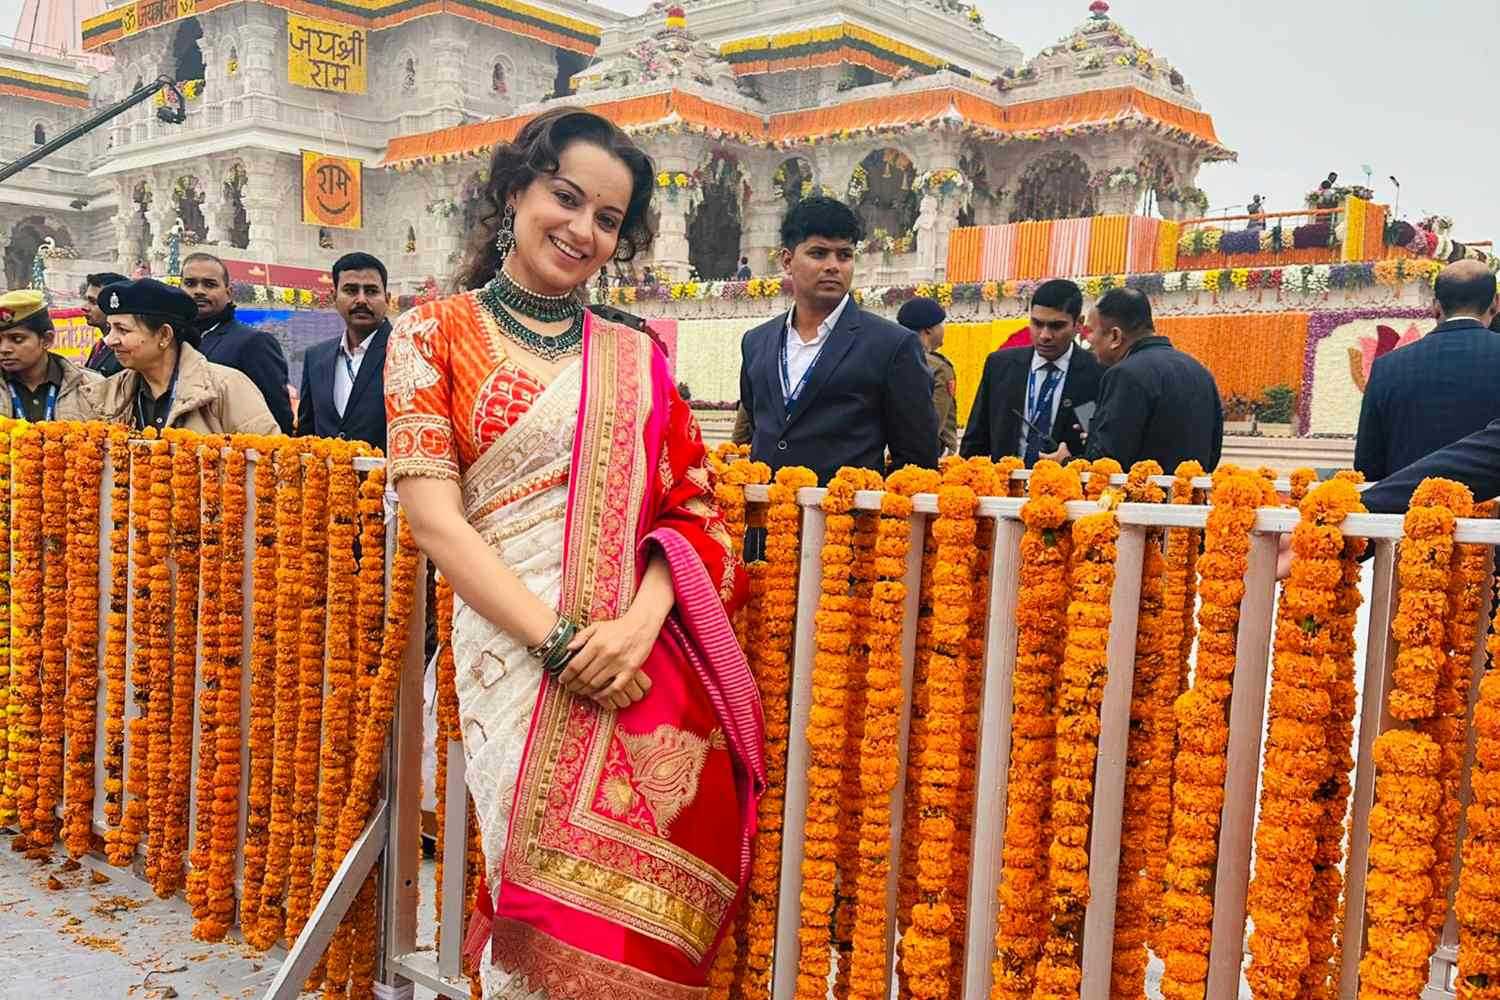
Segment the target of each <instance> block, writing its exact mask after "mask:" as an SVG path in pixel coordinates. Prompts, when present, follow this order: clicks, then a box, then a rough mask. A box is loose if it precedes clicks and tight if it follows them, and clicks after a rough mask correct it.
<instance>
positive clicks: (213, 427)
mask: <svg viewBox="0 0 1500 1000" xmlns="http://www.w3.org/2000/svg"><path fill="white" fill-rule="evenodd" d="M99 308H100V309H102V310H103V311H104V315H106V316H107V317H109V337H108V338H107V343H108V344H109V346H110V347H111V348H112V349H113V350H114V352H115V356H116V357H117V358H119V359H120V364H122V365H124V370H123V371H121V372H120V373H119V374H117V375H111V376H110V377H109V378H107V379H105V380H103V381H102V382H94V383H91V384H89V385H87V386H85V387H84V390H83V391H84V393H85V395H86V397H87V398H88V400H89V402H90V403H91V404H92V406H93V409H94V412H95V413H97V414H98V418H99V419H101V420H105V421H108V422H110V423H117V424H124V425H125V426H127V427H129V428H131V429H132V430H136V431H142V430H145V429H146V428H147V427H154V428H156V429H157V430H158V431H160V430H164V429H166V428H168V427H180V428H183V429H184V430H190V431H196V432H197V433H199V434H262V435H267V436H270V435H275V434H279V433H280V432H281V427H280V425H279V424H278V423H277V422H276V419H275V418H274V417H272V416H271V410H270V408H269V407H267V406H266V401H265V398H264V397H263V396H262V395H261V392H260V390H259V389H258V388H256V386H255V383H254V382H252V381H250V377H249V376H248V375H246V374H245V373H244V372H242V371H239V370H238V369H235V368H229V367H226V366H224V365H216V364H214V363H213V362H212V361H209V360H208V359H207V358H205V357H204V356H203V355H202V354H201V353H199V351H198V348H197V344H198V330H197V328H196V326H195V325H194V322H193V321H194V317H195V316H196V314H197V311H198V310H197V307H196V306H195V305H194V303H193V300H192V299H191V298H190V297H188V295H187V293H186V292H183V291H182V290H181V289H178V288H173V287H172V286H171V285H165V284H162V283H161V282H160V281H156V280H155V279H153V278H141V279H139V280H137V281H127V282H124V283H121V284H114V285H110V286H108V287H107V288H105V289H103V290H102V291H101V292H100V293H99Z"/></svg>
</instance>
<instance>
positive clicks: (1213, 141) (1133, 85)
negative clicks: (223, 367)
mask: <svg viewBox="0 0 1500 1000" xmlns="http://www.w3.org/2000/svg"><path fill="white" fill-rule="evenodd" d="M1080 13H1082V14H1083V19H1082V21H1081V23H1080V24H1078V26H1077V27H1076V28H1075V29H1074V30H1073V31H1071V32H1069V33H1068V34H1067V35H1065V36H1063V37H1062V38H1061V39H1060V40H1059V41H1058V42H1057V44H1055V45H1053V46H1050V47H1048V48H1046V49H1044V50H1043V51H1042V52H1040V53H1038V54H1036V55H1034V56H1033V57H1031V58H1030V59H1025V58H1024V56H1023V53H1022V52H1021V51H1020V50H1019V49H1018V48H1017V47H1016V46H1015V45H1013V44H1011V43H1009V42H1006V41H1005V40H1003V39H1002V38H1001V37H999V36H998V35H997V34H995V33H994V32H992V31H991V30H990V29H989V28H988V27H987V26H986V25H985V24H984V23H983V21H982V19H981V18H980V15H979V12H978V11H977V9H975V8H973V7H971V6H969V5H967V4H963V3H959V2H956V0H828V2H825V3H822V4H818V5H816V6H810V5H808V4H806V3H805V2H801V0H687V2H684V3H681V4H672V5H666V4H658V5H656V6H655V7H654V8H653V9H651V10H649V11H648V12H646V13H645V14H642V15H640V16H636V17H625V16H622V15H620V14H618V13H615V12H612V11H610V10H609V9H607V8H605V7H603V6H599V5H596V4H590V3H585V2H578V0H538V2H528V3H521V2H519V0H461V2H455V3H447V4H444V5H443V6H442V9H441V10H440V11H439V12H437V13H427V8H424V7H416V6H414V5H410V4H405V3H399V2H396V0H374V2H366V3H361V4H359V5H350V4H347V3H338V2H335V0H131V2H128V3H124V4H119V5H116V6H112V7H109V8H108V9H105V10H103V11H102V12H101V13H98V14H96V15H94V16H92V17H88V18H86V19H85V20H83V22H82V24H81V30H80V37H81V45H82V47H83V49H84V50H85V54H84V55H83V56H81V57H79V56H70V55H68V54H65V53H58V54H48V53H45V52H37V51H21V50H17V49H0V93H3V94H5V95H6V97H7V100H10V101H12V102H15V103H16V104H18V105H19V106H20V107H21V108H23V110H24V114H22V115H21V116H19V117H18V116H15V115H10V114H8V115H7V116H6V120H5V124H4V126H3V127H0V159H4V160H6V161H9V160H13V159H15V158H16V156H18V155H21V154H22V153H24V152H25V151H26V149H28V148H31V147H33V146H34V145H36V144H37V143H38V142H39V141H45V140H46V137H50V136H53V135H55V134H56V133H57V131H58V130H59V129H62V128H66V127H67V126H68V125H70V124H73V123H75V122H77V121H79V120H81V119H83V118H85V117H86V116H87V115H88V114H89V113H90V112H91V110H96V109H98V108H101V107H104V106H106V105H108V104H110V103H112V102H114V101H117V100H119V99H121V98H122V97H124V96H126V95H127V94H129V93H131V92H132V91H134V90H135V89H136V88H139V87H140V86H142V85H144V84H147V83H149V82H150V81H152V80H155V79H158V78H159V77H162V76H166V77H168V78H170V79H171V80H173V81H176V82H177V93H180V94H181V97H182V101H183V104H184V110H185V112H186V121H185V122H184V123H182V124H177V125H174V124H170V123H168V122H166V121H163V120H162V119H161V118H160V117H159V115H158V114H157V112H158V110H159V107H160V105H161V104H162V102H163V101H165V100H172V101H175V100H176V97H175V95H173V96H165V97H164V96H158V98H157V99H156V100H154V101H147V102H146V103H144V104H142V105H139V106H137V107H136V108H134V109H132V110H130V111H128V112H126V113H125V114H123V115H121V116H119V117H118V118H116V119H115V120H114V121H113V122H111V123H110V124H108V125H106V126H104V127H102V128H100V129H99V130H98V131H96V132H95V133H93V134H92V135H91V136H90V137H88V138H86V139H84V140H82V141H80V142H79V143H76V144H74V145H72V146H70V147H68V148H67V149H65V150H63V151H62V152H59V153H57V154H55V155H54V156H53V157H51V158H49V159H48V160H46V161H45V162H44V163H43V164H40V165H38V166H35V167H32V168H29V169H27V170H26V171H23V172H22V173H21V174H19V175H18V176H17V177H15V178H13V179H12V180H10V181H8V182H6V183H5V184H0V241H3V242H4V244H5V259H6V271H7V274H6V279H7V285H9V286H12V287H14V286H15V285H17V284H23V283H25V282H24V281H21V280H20V279H22V278H23V277H24V276H25V274H26V273H29V272H30V271H31V270H32V268H33V263H34V260H35V258H36V254H37V251H38V248H45V253H44V256H45V259H46V265H45V266H46V271H47V273H48V275H49V287H51V288H52V290H53V291H54V293H56V294H57V295H59V296H61V297H63V298H67V297H68V296H69V295H71V294H72V293H73V291H74V290H75V286H76V278H77V276H78V274H81V273H82V272H85V271H87V270H96V269H100V268H104V267H109V268H112V269H116V270H121V271H126V272H128V273H129V272H140V271H149V272H151V273H156V274H170V273H171V271H172V267H173V265H174V263H175V262H176V261H178V260H180V258H181V257H182V256H185V255H186V254H187V253H190V252H192V251H193V250H194V249H197V248H199V247H210V248H213V251H214V252H215V253H217V254H219V255H220V256H222V257H225V258H226V259H230V260H233V261H236V262H238V263H237V264H236V268H235V273H234V274H233V276H234V277H235V278H236V280H244V281H247V282H251V283H259V284H267V285H270V284H285V285H287V286H288V287H298V288H301V287H304V286H306V287H308V288H309V289H311V290H313V291H316V287H315V285H314V282H315V278H314V277H313V276H314V275H316V274H317V273H318V272H319V271H322V270H325V269H326V268H327V266H328V264H329V263H330V262H331V261H332V260H333V259H335V258H336V257H337V256H338V255H340V254H341V253H344V252H347V251H349V250H352V249H361V250H368V251H370V252H373V253H376V254H377V255H379V256H381V257H382V258H383V259H384V260H385V261H386V262H387V263H388V265H389V266H390V269H391V275H392V282H391V283H392V289H393V291H396V292H401V291H410V290H413V289H416V288H419V287H422V286H424V285H425V286H427V287H431V286H432V284H433V283H434V282H435V283H436V284H437V285H438V286H439V287H442V286H445V285H446V284H447V283H448V280H449V275H451V273H452V271H453V269H454V266H455V264H456V262H457V260H458V258H459V256H460V254H461V253H462V250H463V247H464V245H465V242H466V237H467V234H469V233H470V232H471V231H473V230H474V228H475V227H476V225H477V223H478V221H479V218H480V216H481V214H482V206H481V204H480V200H479V192H480V190H481V189H482V186H483V183H484V172H485V167H486V164H487V161H488V156H489V153H490V151H491V150H492V149H493V147H494V145H495V144H496V143H498V142H503V141H506V140H508V139H509V138H511V137H513V136H514V135H515V134H516V132H517V131H518V130H519V129H520V127H521V126H522V125H523V124H524V123H525V121H526V120H528V119H529V118H530V117H531V116H533V115H535V114H536V113H537V112H539V111H541V110H544V109H546V108H547V107H550V106H554V105H556V104H558V103H563V102H567V103H575V104H581V105H584V106H588V107H592V108H595V109H596V110H598V111H600V112H601V113H603V114H605V115H606V116H608V117H610V118H611V119H612V120H614V121H616V122H618V123H619V124H620V125H621V126H623V127H624V128H625V129H626V130H627V131H629V132H630V133H631V134H632V135H634V136H636V137H637V139H638V140H639V141H640V142H641V143H642V145H643V146H644V147H645V148H646V150H647V151H648V152H649V153H650V154H651V155H652V157H653V158H654V159H655V161H656V163H657V167H658V170H659V174H658V177H657V183H658V185H659V186H660V189H661V190H660V191H659V197H658V198H657V203H656V211H657V212H658V218H657V219H656V220H655V222H656V226H657V229H658V232H659V234H660V235H659V239H658V241H657V243H656V245H655V247H654V248H653V250H652V252H651V253H650V254H649V255H648V256H647V257H645V258H642V259H639V260H637V261H636V262H635V264H634V265H633V268H634V271H635V274H634V275H632V274H630V273H627V272H624V271H622V272H621V273H619V274H618V275H616V276H615V277H616V278H617V279H619V280H629V279H631V278H632V277H635V278H639V277H640V275H641V273H642V272H643V269H644V268H645V267H646V266H651V267H652V268H653V273H654V274H655V275H657V276H659V277H662V278H665V279H673V280H680V279H683V278H686V277H688V276H690V275H693V274H696V275H698V276H701V277H702V278H703V279H704V280H717V279H725V278H729V277H731V276H732V275H733V274H734V272H735V271H736V270H737V268H738V265H739V260H740V258H741V257H745V258H748V260H749V264H750V268H751V271H752V273H753V274H756V275H760V274H764V273H766V272H767V271H768V270H770V269H771V267H772V265H771V261H770V257H771V254H772V253H773V252H774V249H775V248H776V246H777V245H778V242H779V241H778V237H777V232H778V226H779V223H780V220H781V217H782V215H783V214H784V212H785V210H786V209H787V207H788V206H789V205H790V204H792V203H794V202H795V201H796V200H797V199H798V198H801V197H804V196H805V195H807V194H809V193H811V192H815V191H818V192H826V193H830V194H833V195H835V196H837V197H840V198H844V199H846V200H848V201H849V202H850V203H851V204H854V205H856V206H857V208H858V210H859V211H860V213H861V215H862V217H863V218H864V220H865V223H866V226H867V228H868V230H869V240H868V244H867V247H866V262H865V264H863V265H862V274H863V275H864V276H865V277H866V278H867V280H869V281H871V282H872V283H877V284H898V283H903V282H915V281H927V280H941V279H942V277H943V272H944V268H945V266H946V262H947V260H948V252H947V244H948V237H949V233H950V232H951V231H952V230H953V229H954V228H955V227H957V226H960V225H974V224H979V225H982V224H988V223H998V222H1007V221H1019V220H1028V219H1048V218H1064V217H1073V216H1085V215H1094V214H1099V213H1129V212H1145V213H1149V214H1159V215H1161V216H1163V217H1166V218H1182V217H1184V216H1193V215H1197V214H1200V213H1201V211H1202V210H1203V209H1204V208H1206V201H1205V200H1204V199H1203V195H1202V193H1201V192H1200V191H1199V190H1198V189H1197V187H1196V185H1195V178H1196V176H1197V173H1198V170H1199V167H1200V166H1201V165H1202V164H1203V163H1205V162H1207V161H1212V160H1220V159H1226V158H1230V157H1232V156H1233V154H1232V153H1231V152H1230V151H1229V150H1228V149H1227V148H1226V147H1225V146H1224V145H1223V144H1222V143H1221V142H1220V140H1219V139H1218V137H1217V135H1216V133H1215V131H1214V126H1213V122H1212V120H1211V118H1210V117H1209V115H1208V114H1206V113H1205V112H1204V111H1203V109H1202V108H1200V107H1199V105H1198V103H1197V102H1196V101H1195V100H1194V97H1193V93H1192V89H1191V88H1190V87H1189V86H1188V84H1187V82H1186V81H1185V80H1184V79H1183V77H1182V75H1181V74H1180V73H1179V72H1178V71H1177V70H1176V69H1175V68H1174V67H1173V66H1172V65H1171V64H1170V63H1169V62H1168V61H1167V60H1166V59H1164V58H1163V57H1162V56H1160V55H1158V54H1157V53H1155V52H1153V51H1151V50H1150V49H1149V48H1147V47H1145V45H1144V44H1142V42H1140V41H1138V40H1136V39H1135V38H1134V37H1133V36H1132V35H1130V33H1129V32H1128V31H1127V30H1126V28H1125V27H1124V26H1122V24H1121V23H1120V22H1119V21H1117V20H1115V18H1114V17H1113V16H1112V14H1111V12H1110V10H1109V5H1108V4H1107V3H1104V2H1102V0H1096V2H1095V3H1094V4H1093V5H1092V7H1091V8H1090V9H1089V10H1087V11H1083V12H1080ZM47 241H50V243H48V242H47ZM278 269H279V270H278ZM278 274H279V275H280V276H281V278H280V279H278V278H277V275H278Z"/></svg>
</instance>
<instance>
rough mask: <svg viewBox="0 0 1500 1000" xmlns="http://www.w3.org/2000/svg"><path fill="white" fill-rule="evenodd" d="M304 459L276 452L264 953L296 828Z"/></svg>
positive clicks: (251, 936)
mask: <svg viewBox="0 0 1500 1000" xmlns="http://www.w3.org/2000/svg"><path fill="white" fill-rule="evenodd" d="M302 467H303V462H302V456H301V455H300V454H299V453H298V452H297V449H296V447H295V446H293V445H291V444H284V445H282V446H281V447H280V448H279V449H278V450H277V453H276V479H277V487H276V545H277V564H276V589H275V594H276V738H275V750H274V751H273V756H272V765H271V821H270V839H269V842H268V846H267V848H266V867H265V876H264V881H263V884H262V888H261V897H260V914H259V920H258V922H257V924H256V927H255V929H254V931H253V933H252V932H250V931H249V930H247V932H246V935H245V940H246V941H248V942H249V943H250V944H252V945H254V946H255V947H257V948H260V949H262V950H264V949H266V948H269V947H271V945H273V944H275V943H276V942H277V940H278V939H280V937H281V934H282V931H283V930H284V929H285V927H286V895H285V894H286V887H287V877H288V872H287V866H288V862H289V861H290V859H291V851H292V838H293V828H294V826H295V822H294V818H293V810H294V808H295V805H294V803H293V801H292V789H293V785H294V782H295V780H296V752H297V736H298V726H297V717H298V710H299V707H300V698H301V693H302V692H301V684H300V680H301V674H300V665H301V660H300V658H299V656H298V647H299V643H298V633H299V631H300V629H301V627H302V559H303V546H302Z"/></svg>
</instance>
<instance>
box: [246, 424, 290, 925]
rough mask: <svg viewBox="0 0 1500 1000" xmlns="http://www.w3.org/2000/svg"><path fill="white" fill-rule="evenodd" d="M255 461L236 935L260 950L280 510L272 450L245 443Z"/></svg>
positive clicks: (272, 721) (262, 444) (272, 732)
mask: <svg viewBox="0 0 1500 1000" xmlns="http://www.w3.org/2000/svg"><path fill="white" fill-rule="evenodd" d="M247 446H248V447H252V448H253V449H254V450H255V451H256V452H257V455H258V457H257V458H256V461H255V472H254V481H253V487H254V490H255V525H254V532H255V552H254V556H253V560H252V562H251V571H250V572H251V588H252V589H251V594H252V601H251V606H250V630H251V631H250V634H251V641H250V732H249V733H248V737H249V738H248V740H247V741H246V747H247V749H248V752H249V758H250V759H249V760H248V761H247V764H248V766H249V769H250V788H249V791H248V793H247V796H246V799H245V863H244V876H243V879H242V883H241V896H240V930H241V932H242V933H243V934H244V936H245V941H246V942H247V943H249V944H251V945H254V946H257V947H270V942H266V944H265V945H264V946H260V945H259V944H258V942H259V941H260V936H259V931H258V928H259V926H260V900H261V894H262V892H263V891H264V888H265V874H266V861H267V852H268V851H269V849H270V838H271V779H272V777H273V774H274V766H275V763H274V762H275V752H276V751H275V742H276V740H275V732H276V678H277V673H276V662H277V661H276V640H277V624H278V619H277V610H278V608H277V582H278V578H279V573H278V569H279V567H278V565H277V562H278V557H277V533H276V518H277V511H278V510H279V508H280V498H279V495H278V487H277V477H276V461H275V452H274V451H273V450H272V449H273V448H274V444H272V443H270V442H268V441H265V440H255V441H252V442H247Z"/></svg>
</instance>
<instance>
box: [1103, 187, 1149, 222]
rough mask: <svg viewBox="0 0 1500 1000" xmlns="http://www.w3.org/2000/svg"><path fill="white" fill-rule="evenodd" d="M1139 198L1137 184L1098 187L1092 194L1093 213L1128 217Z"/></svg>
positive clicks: (1139, 192) (1139, 191)
mask: <svg viewBox="0 0 1500 1000" xmlns="http://www.w3.org/2000/svg"><path fill="white" fill-rule="evenodd" d="M1140 198H1141V186H1140V185H1139V184H1119V185H1117V186H1114V187H1111V186H1110V185H1109V184H1108V183H1105V184H1102V185H1100V187H1099V188H1098V190H1097V191H1095V193H1094V211H1096V212H1098V213H1099V214H1100V215H1130V214H1131V213H1132V212H1134V211H1135V206H1136V205H1137V204H1139V202H1140Z"/></svg>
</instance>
